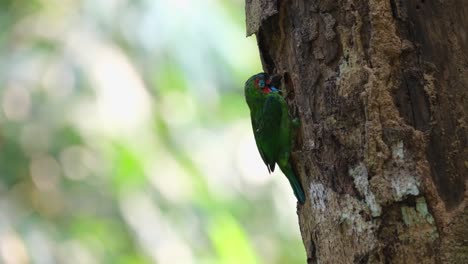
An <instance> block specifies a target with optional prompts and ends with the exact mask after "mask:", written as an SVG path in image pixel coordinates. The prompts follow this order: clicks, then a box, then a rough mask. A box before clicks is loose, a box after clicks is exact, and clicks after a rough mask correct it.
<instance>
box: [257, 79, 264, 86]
mask: <svg viewBox="0 0 468 264" xmlns="http://www.w3.org/2000/svg"><path fill="white" fill-rule="evenodd" d="M258 86H259V87H260V88H263V87H265V80H259V81H258Z"/></svg>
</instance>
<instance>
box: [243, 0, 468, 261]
mask: <svg viewBox="0 0 468 264" xmlns="http://www.w3.org/2000/svg"><path fill="white" fill-rule="evenodd" d="M246 13H247V34H248V35H251V34H256V36H257V42H258V46H259V49H260V53H261V59H262V63H263V67H264V70H265V71H266V72H268V73H276V74H282V75H283V90H284V92H285V93H286V98H287V100H288V104H289V106H290V114H291V115H293V116H295V117H299V118H300V120H301V128H300V131H299V133H298V134H299V136H298V138H297V140H296V141H297V142H296V145H295V151H294V152H293V155H292V162H293V164H294V166H295V169H296V170H297V172H298V174H299V176H300V178H301V181H302V184H303V186H304V189H305V191H306V193H307V200H306V203H305V204H304V205H303V206H300V205H299V206H298V211H297V212H298V216H299V224H300V229H301V233H302V239H303V242H304V246H305V249H306V251H307V256H308V259H307V261H308V263H333V264H338V263H468V209H467V201H468V191H467V189H468V188H467V185H468V178H467V174H468V173H467V171H468V148H467V139H468V133H467V112H468V111H467V109H468V104H467V101H468V100H467V87H468V55H467V53H468V5H466V3H464V1H461V0H409V1H403V0H387V1H383V0H309V1H307V0H281V1H280V0H246Z"/></svg>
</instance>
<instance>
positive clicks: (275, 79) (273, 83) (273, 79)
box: [267, 74, 283, 88]
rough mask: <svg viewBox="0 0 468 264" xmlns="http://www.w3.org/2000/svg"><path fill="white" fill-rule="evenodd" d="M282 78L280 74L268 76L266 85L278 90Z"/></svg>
mask: <svg viewBox="0 0 468 264" xmlns="http://www.w3.org/2000/svg"><path fill="white" fill-rule="evenodd" d="M282 78H283V77H282V76H281V75H280V74H275V75H270V77H269V78H268V81H267V85H268V86H270V87H275V88H279V87H280V86H281V79H282Z"/></svg>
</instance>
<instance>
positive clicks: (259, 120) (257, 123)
mask: <svg viewBox="0 0 468 264" xmlns="http://www.w3.org/2000/svg"><path fill="white" fill-rule="evenodd" d="M280 96H281V95H279V94H277V93H271V94H270V95H268V96H267V98H266V99H265V103H264V105H263V108H262V109H261V111H259V112H258V113H257V114H256V116H255V117H254V118H252V127H253V129H254V136H255V141H256V142H257V148H258V150H259V152H260V155H261V156H262V159H263V162H265V165H266V166H267V168H268V171H269V172H272V171H274V170H275V163H276V161H277V159H278V154H279V147H280V146H279V141H278V140H279V136H280V127H281V116H282V114H283V113H282V107H281V101H280V98H279V97H280Z"/></svg>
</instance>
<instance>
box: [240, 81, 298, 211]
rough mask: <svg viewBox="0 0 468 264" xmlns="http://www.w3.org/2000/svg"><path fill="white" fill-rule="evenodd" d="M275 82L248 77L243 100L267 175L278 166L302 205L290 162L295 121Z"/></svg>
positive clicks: (296, 180) (296, 179)
mask: <svg viewBox="0 0 468 264" xmlns="http://www.w3.org/2000/svg"><path fill="white" fill-rule="evenodd" d="M277 80H278V76H271V77H270V76H269V75H268V74H266V73H259V74H256V75H254V76H252V77H250V78H249V79H248V80H247V82H246V83H245V87H244V93H245V100H246V101H247V105H248V106H249V108H250V118H251V120H252V128H253V133H254V137H255V141H256V143H257V148H258V151H259V152H260V156H261V157H262V159H263V162H265V165H266V166H267V168H268V172H273V171H274V170H275V164H278V166H279V167H280V169H281V171H282V172H283V173H284V174H285V175H286V177H287V178H288V180H289V183H290V184H291V187H292V188H293V191H294V195H295V196H296V198H297V200H298V201H299V203H301V204H303V203H304V201H305V195H304V190H303V188H302V185H301V182H300V181H299V179H298V178H297V176H296V174H295V173H294V171H293V169H292V166H291V163H290V155H291V148H292V144H293V137H294V134H295V133H294V130H295V127H296V126H297V121H295V120H293V119H291V117H290V116H289V112H288V105H287V104H286V101H285V100H284V98H283V96H282V95H281V93H280V90H278V89H277V88H276V87H275V86H274V83H275V82H277ZM275 85H276V83H275Z"/></svg>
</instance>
